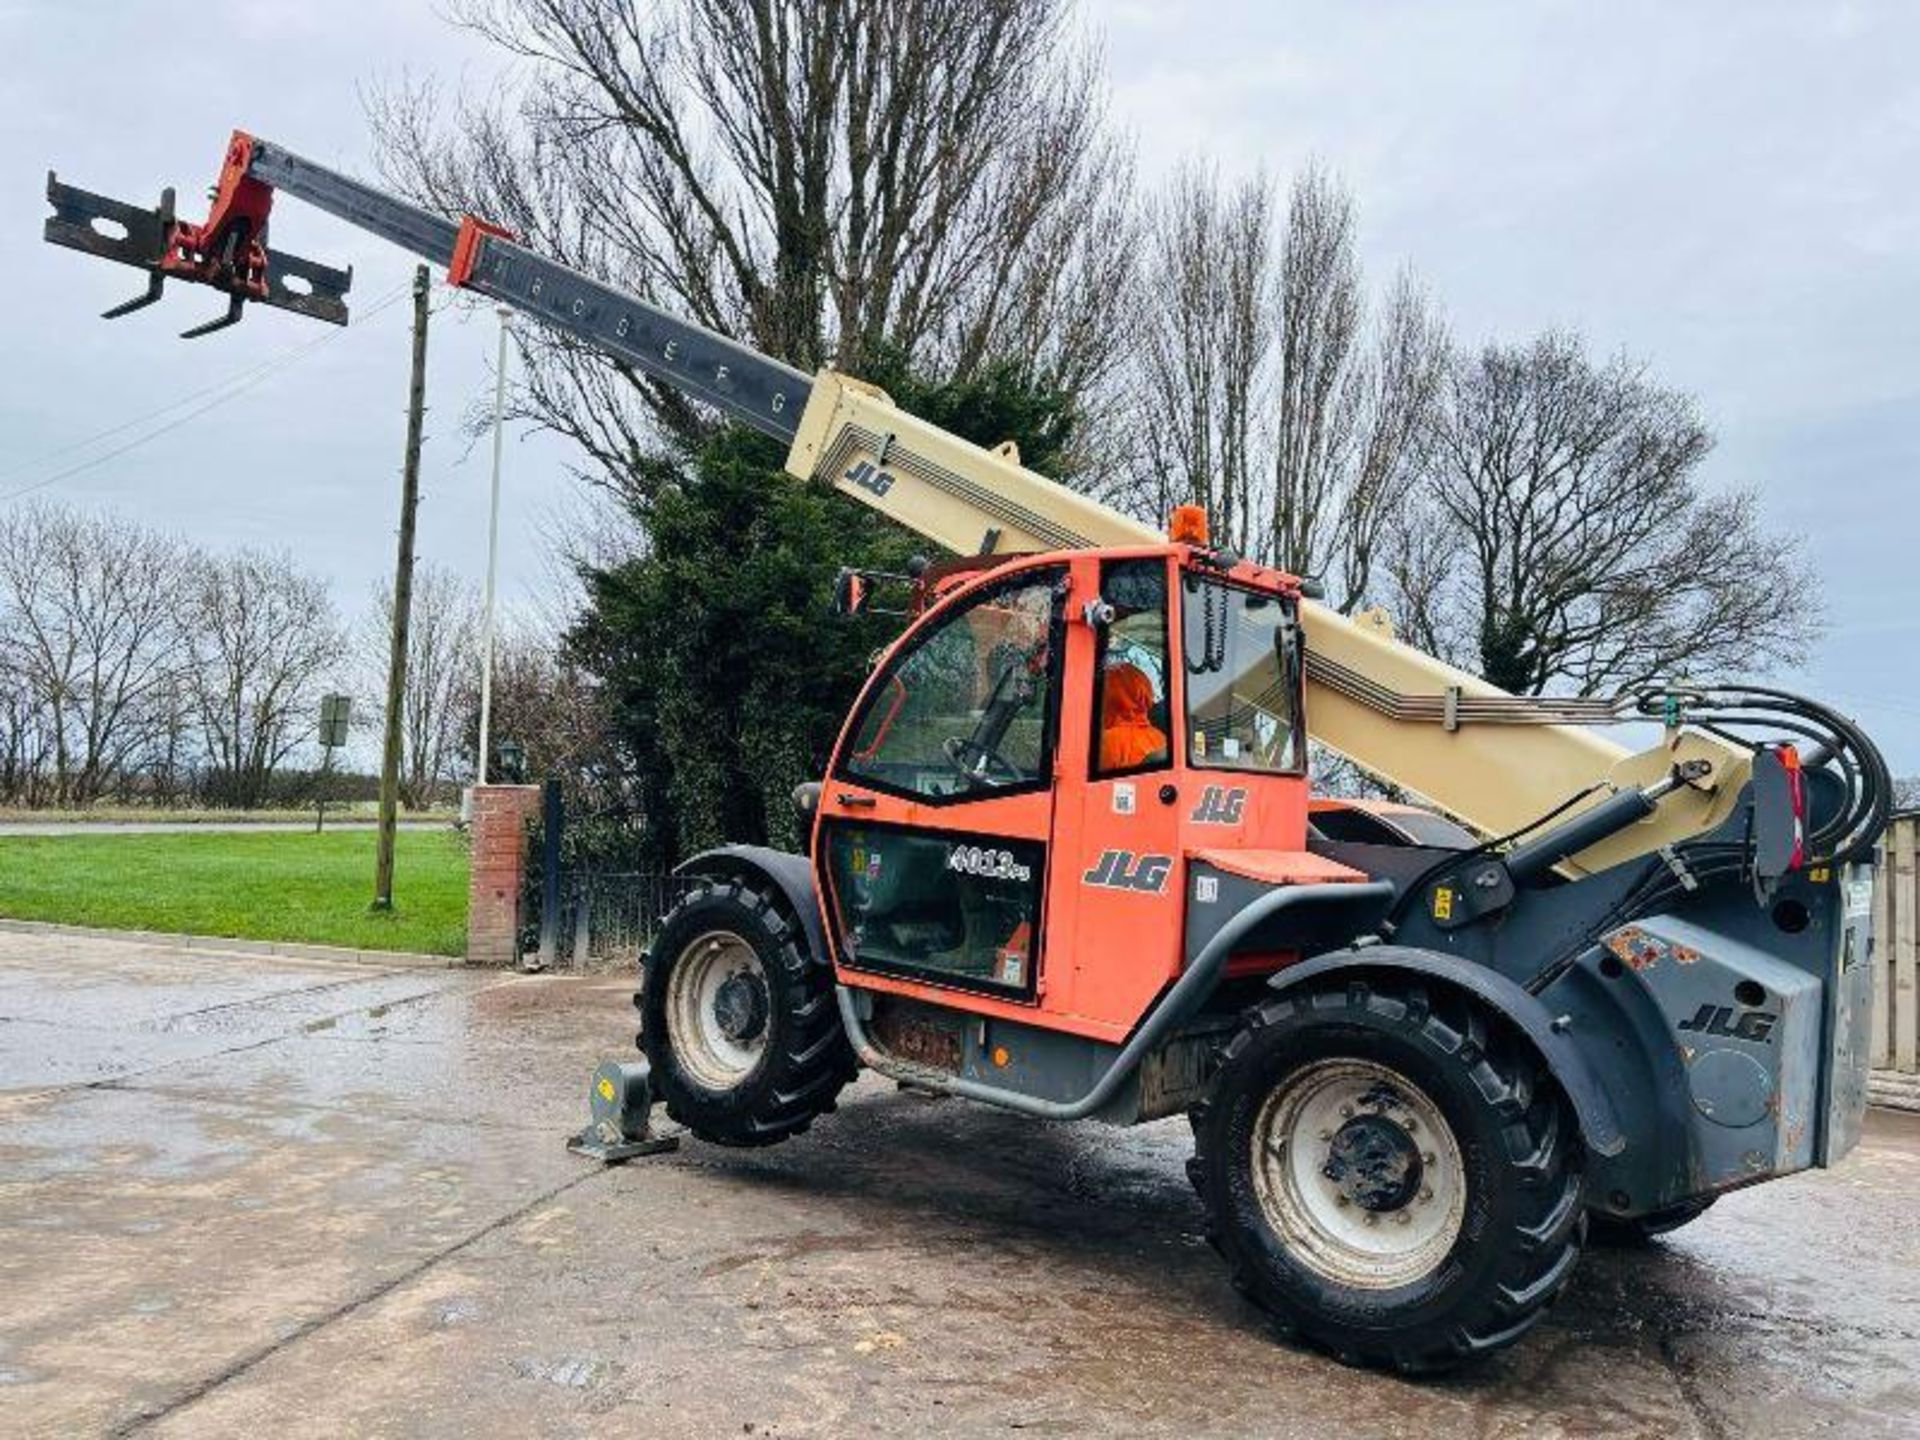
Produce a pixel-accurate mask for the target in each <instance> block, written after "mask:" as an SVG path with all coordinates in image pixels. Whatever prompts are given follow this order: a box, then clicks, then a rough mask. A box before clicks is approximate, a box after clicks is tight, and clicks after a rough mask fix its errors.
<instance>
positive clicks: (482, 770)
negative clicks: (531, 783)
mask: <svg viewBox="0 0 1920 1440" xmlns="http://www.w3.org/2000/svg"><path fill="white" fill-rule="evenodd" d="M494 313H495V314H497V315H498V316H499V317H500V354H499V358H498V360H497V361H496V362H495V364H494V371H493V485H492V494H491V495H490V496H489V498H488V501H487V588H486V599H485V602H484V605H483V611H484V613H483V617H482V620H481V639H480V762H479V774H478V783H479V784H482V785H484V784H486V783H487V746H488V743H489V737H490V735H491V733H492V730H493V587H494V575H495V572H496V571H497V570H498V569H499V565H500V442H501V437H502V436H503V435H504V434H505V431H506V413H507V329H508V326H509V323H510V322H511V320H512V318H513V311H512V310H510V309H509V308H508V307H507V306H505V305H500V306H497V307H495V310H494Z"/></svg>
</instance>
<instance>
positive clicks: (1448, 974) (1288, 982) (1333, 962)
mask: <svg viewBox="0 0 1920 1440" xmlns="http://www.w3.org/2000/svg"><path fill="white" fill-rule="evenodd" d="M1370 970H1376V971H1377V970H1386V971H1391V972H1393V973H1394V974H1398V975H1421V976H1425V977H1427V978H1429V979H1432V980H1438V981H1441V982H1443V983H1445V984H1448V985H1452V986H1454V987H1455V988H1456V989H1460V990H1464V991H1466V992H1467V993H1468V994H1469V995H1471V996H1473V997H1474V998H1475V999H1476V1000H1479V1001H1481V1002H1483V1003H1484V1004H1486V1005H1488V1006H1489V1007H1491V1008H1492V1009H1494V1010H1495V1011H1497V1012H1499V1014H1501V1015H1502V1016H1504V1017H1505V1018H1506V1020H1507V1021H1508V1022H1509V1023H1510V1024H1512V1025H1513V1026H1514V1028H1516V1029H1517V1030H1519V1031H1520V1032H1521V1033H1522V1034H1523V1035H1525V1036H1526V1037H1527V1039H1528V1040H1529V1041H1531V1042H1532V1044H1533V1048H1534V1049H1535V1050H1536V1051H1538V1052H1539V1054H1540V1058H1541V1059H1542V1060H1544V1061H1546V1064H1547V1069H1548V1070H1549V1071H1550V1072H1551V1073H1552V1075H1553V1078H1554V1080H1555V1082H1556V1083H1557V1084H1558V1085H1559V1086H1560V1088H1561V1090H1563V1091H1564V1092H1565V1093H1566V1096H1567V1100H1568V1101H1569V1103H1571V1104H1572V1106H1573V1112H1574V1115H1575V1117H1576V1118H1577V1119H1578V1120H1579V1122H1580V1134H1581V1138H1582V1139H1583V1140H1584V1141H1585V1142H1586V1145H1587V1148H1588V1149H1590V1150H1592V1151H1593V1152H1594V1153H1595V1154H1598V1155H1605V1156H1614V1155H1618V1154H1620V1153H1621V1152H1622V1151H1623V1150H1625V1149H1626V1148H1627V1137H1626V1135H1625V1134H1623V1133H1622V1131H1621V1129H1620V1122H1619V1119H1618V1117H1617V1116H1616V1115H1615V1114H1614V1110H1613V1101H1612V1100H1611V1099H1610V1098H1609V1096H1608V1095H1607V1091H1606V1087H1605V1086H1603V1085H1602V1084H1601V1083H1600V1077H1599V1076H1598V1075H1596V1074H1595V1073H1594V1070H1593V1067H1592V1065H1590V1064H1589V1063H1588V1062H1587V1057H1586V1055H1585V1054H1584V1053H1582V1051H1581V1050H1580V1048H1579V1046H1578V1045H1576V1044H1575V1043H1574V1042H1573V1040H1572V1038H1571V1037H1569V1036H1567V1035H1565V1034H1563V1033H1561V1032H1560V1031H1558V1030H1555V1029H1554V1028H1553V1015H1552V1014H1551V1013H1550V1012H1549V1011H1548V1009H1547V1007H1546V1006H1544V1005H1542V1004H1541V1003H1540V1002H1539V1001H1538V1000H1537V999H1535V998H1534V997H1533V996H1531V995H1529V994H1528V993H1527V992H1526V991H1525V990H1523V989H1522V988H1521V987H1520V985H1519V984H1518V983H1517V982H1515V981H1513V980H1509V979H1508V978H1507V977H1506V976H1504V975H1502V974H1500V973H1499V972H1498V971H1497V970H1490V969H1488V968H1487V967H1486V966H1484V965H1476V964H1474V963H1473V962H1472V961H1470V960H1462V959H1460V958H1458V957H1457V956H1453V955H1443V954H1440V953H1438V952H1437V951H1433V950H1413V949H1409V948H1407V947H1405V946H1401V945H1369V946H1366V947H1365V948H1363V949H1358V950H1339V951H1335V952H1333V953H1331V954H1325V955H1319V956H1316V957H1315V958H1313V959H1312V960H1308V961H1306V962H1305V963H1304V964H1300V965H1294V966H1291V967H1289V968H1288V969H1285V970H1282V971H1281V972H1280V973H1279V974H1278V975H1276V976H1274V977H1273V979H1271V980H1269V981H1268V982H1267V984H1268V986H1269V987H1270V988H1272V989H1274V990H1288V989H1291V988H1293V987H1294V986H1296V985H1299V984H1302V983H1304V982H1307V981H1310V980H1320V979H1325V978H1326V977H1328V976H1333V977H1335V978H1339V977H1343V976H1348V975H1360V974H1364V973H1366V972H1367V971H1370Z"/></svg>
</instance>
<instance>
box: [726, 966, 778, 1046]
mask: <svg viewBox="0 0 1920 1440" xmlns="http://www.w3.org/2000/svg"><path fill="white" fill-rule="evenodd" d="M713 1018H714V1019H715V1021H717V1022H718V1023H719V1026H720V1033H721V1034H722V1035H725V1036H726V1037H727V1038H728V1039H729V1040H733V1041H736V1042H739V1043H741V1044H745V1043H746V1042H747V1041H749V1040H757V1039H759V1038H760V1035H761V1033H762V1032H763V1031H765V1029H766V1028H767V987H766V986H765V985H764V984H762V983H761V981H760V977H759V976H757V975H751V974H747V973H745V972H741V973H739V974H734V975H729V976H728V977H727V978H726V979H725V980H722V981H721V982H720V988H719V989H718V990H716V991H715V992H714V996H713Z"/></svg>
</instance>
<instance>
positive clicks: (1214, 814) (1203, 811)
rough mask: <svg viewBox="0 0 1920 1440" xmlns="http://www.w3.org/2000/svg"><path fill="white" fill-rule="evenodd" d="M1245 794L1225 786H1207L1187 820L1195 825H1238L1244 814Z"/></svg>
mask: <svg viewBox="0 0 1920 1440" xmlns="http://www.w3.org/2000/svg"><path fill="white" fill-rule="evenodd" d="M1246 809H1247V792H1246V791H1244V790H1239V789H1232V788H1229V787H1228V786H1225V785H1209V786H1207V788H1206V789H1205V790H1203V791H1201V792H1200V803H1199V804H1198V805H1196V806H1194V807H1193V814H1191V815H1189V816H1188V817H1187V818H1188V819H1189V820H1191V821H1192V822H1193V823H1194V824H1195V825H1238V824H1239V823H1240V817H1241V816H1242V815H1243V814H1245V813H1246Z"/></svg>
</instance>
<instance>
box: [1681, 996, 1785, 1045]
mask: <svg viewBox="0 0 1920 1440" xmlns="http://www.w3.org/2000/svg"><path fill="white" fill-rule="evenodd" d="M1779 1018H1780V1017H1779V1016H1778V1015H1769V1014H1767V1012H1766V1011H1764V1010H1749V1011H1747V1013H1746V1014H1744V1015H1742V1016H1741V1017H1740V1018H1739V1020H1738V1021H1736V1020H1734V1018H1733V1007H1732V1006H1731V1005H1702V1006H1701V1007H1700V1008H1699V1009H1698V1010H1696V1011H1694V1012H1693V1018H1692V1019H1691V1020H1682V1021H1681V1022H1680V1024H1679V1025H1678V1026H1677V1027H1676V1028H1678V1029H1681V1030H1697V1031H1699V1032H1700V1033H1701V1034H1702V1035H1727V1036H1731V1037H1732V1038H1733V1039H1735V1040H1751V1041H1753V1042H1754V1043H1755V1044H1756V1045H1771V1044H1772V1043H1773V1027H1774V1024H1775V1022H1776V1021H1778V1020H1779Z"/></svg>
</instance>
